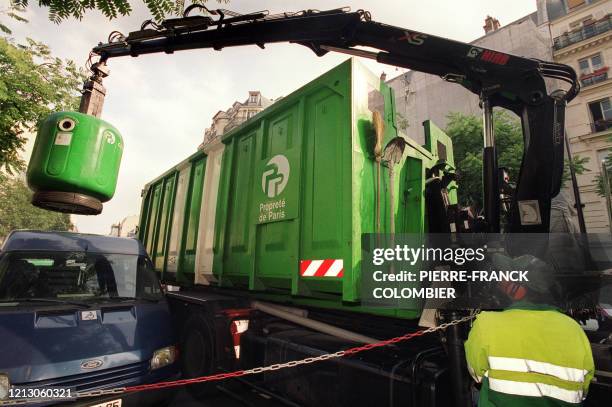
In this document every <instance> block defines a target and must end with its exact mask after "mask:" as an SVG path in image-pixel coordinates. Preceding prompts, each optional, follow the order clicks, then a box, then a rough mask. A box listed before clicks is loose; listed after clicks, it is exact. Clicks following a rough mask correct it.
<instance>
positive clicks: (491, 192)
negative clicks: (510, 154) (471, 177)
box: [482, 146, 500, 233]
mask: <svg viewBox="0 0 612 407" xmlns="http://www.w3.org/2000/svg"><path fill="white" fill-rule="evenodd" d="M498 172H499V171H498V169H497V151H496V149H495V146H492V147H485V148H484V150H483V153H482V182H483V186H484V188H483V189H484V212H485V220H486V222H487V232H489V233H499V230H500V226H499V217H500V215H499V214H500V208H499V204H500V202H499V174H498Z"/></svg>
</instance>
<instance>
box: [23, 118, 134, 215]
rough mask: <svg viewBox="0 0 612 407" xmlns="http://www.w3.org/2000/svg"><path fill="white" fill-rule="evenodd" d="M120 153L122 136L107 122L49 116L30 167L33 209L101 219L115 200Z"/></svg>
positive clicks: (94, 119)
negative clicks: (103, 209) (107, 206)
mask: <svg viewBox="0 0 612 407" xmlns="http://www.w3.org/2000/svg"><path fill="white" fill-rule="evenodd" d="M122 153H123V139H122V137H121V134H119V131H117V129H116V128H115V127H114V126H112V125H111V124H109V123H107V122H105V121H104V120H101V119H98V118H96V117H94V116H90V115H87V114H83V113H78V112H59V113H54V114H52V115H50V116H49V117H47V118H46V119H45V121H43V122H42V124H41V125H40V127H39V129H38V134H37V136H36V143H35V144H34V150H33V152H32V158H31V159H30V163H29V165H28V171H27V180H28V185H29V186H30V189H32V191H34V196H33V197H32V204H34V205H36V206H38V207H41V208H44V209H49V210H53V211H58V212H67V213H75V214H82V215H97V214H99V213H100V212H102V203H103V202H106V201H108V200H110V199H111V198H112V197H113V195H114V194H115V187H116V185H117V175H118V173H119V165H120V163H121V155H122Z"/></svg>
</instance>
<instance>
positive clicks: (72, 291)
mask: <svg viewBox="0 0 612 407" xmlns="http://www.w3.org/2000/svg"><path fill="white" fill-rule="evenodd" d="M175 344H176V341H175V337H174V330H173V326H172V321H171V318H170V312H169V309H168V305H167V303H166V300H165V298H164V296H163V293H162V291H161V288H160V284H159V281H158V280H157V277H156V275H155V272H154V271H153V267H152V264H151V261H150V259H149V257H148V256H147V253H146V251H145V249H144V248H143V246H142V244H141V243H140V242H139V241H138V240H135V239H125V238H117V237H107V236H98V235H88V234H78V233H64V232H39V231H14V232H12V233H11V234H10V235H9V236H8V237H7V239H6V241H5V243H4V246H3V248H2V251H0V400H2V399H3V398H4V399H6V398H7V397H8V395H9V393H13V394H12V395H13V396H16V395H17V396H19V394H14V393H15V389H18V388H22V387H26V386H27V387H30V388H50V387H53V388H58V389H59V388H65V389H71V390H72V392H74V391H84V390H94V389H108V388H116V387H124V386H132V385H138V384H145V383H153V382H157V381H162V380H169V379H173V378H176V377H178V376H179V367H178V363H177V356H178V355H177V349H176V347H175ZM11 386H13V387H12V389H11ZM158 396H159V397H164V398H165V397H167V396H168V393H167V392H163V393H160V392H159V391H155V392H141V393H132V394H131V395H130V396H126V395H119V396H111V397H105V398H101V399H83V400H79V402H80V403H82V402H84V405H88V406H98V405H100V406H112V407H119V406H121V405H122V404H123V405H124V406H125V405H128V404H129V405H132V404H137V405H149V404H152V403H153V402H155V401H158V400H155V399H156V398H157V397H158ZM59 401H60V400H58V402H59ZM64 401H65V400H64Z"/></svg>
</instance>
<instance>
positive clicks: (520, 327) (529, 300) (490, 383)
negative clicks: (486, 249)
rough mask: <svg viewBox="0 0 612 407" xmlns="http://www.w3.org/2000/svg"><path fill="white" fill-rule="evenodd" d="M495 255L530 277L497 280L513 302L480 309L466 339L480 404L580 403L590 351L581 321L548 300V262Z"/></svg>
mask: <svg viewBox="0 0 612 407" xmlns="http://www.w3.org/2000/svg"><path fill="white" fill-rule="evenodd" d="M496 256H497V259H495V260H494V264H495V265H496V266H501V267H502V268H503V267H504V265H505V266H507V267H508V266H509V268H508V269H509V270H529V272H528V273H527V275H528V279H529V282H525V283H521V285H517V284H515V283H511V284H504V285H502V286H500V288H501V291H502V292H504V294H505V295H507V296H508V297H510V299H511V300H512V301H513V304H512V305H511V306H510V307H509V308H507V309H506V310H504V311H498V312H482V313H480V314H479V315H478V317H477V318H476V320H475V321H474V325H473V326H472V329H471V331H470V333H469V337H468V340H467V341H466V342H465V353H466V358H467V364H468V370H469V371H470V374H471V375H472V377H473V378H474V380H476V382H478V383H481V387H480V394H479V397H478V406H479V407H485V406H495V407H505V406H521V407H524V406H568V405H570V406H580V405H582V401H583V400H584V398H585V397H586V394H587V391H588V389H589V383H590V382H591V379H592V378H593V373H594V364H593V355H592V353H591V347H590V344H589V341H588V339H587V337H586V335H585V333H584V331H583V330H582V328H581V327H580V325H579V324H578V323H577V322H576V321H574V320H573V319H571V318H570V317H568V316H567V315H565V314H563V313H561V312H559V311H558V310H557V309H555V308H554V307H552V306H550V305H547V304H546V302H549V301H547V300H545V299H546V298H548V295H549V294H550V291H551V290H550V287H551V285H552V284H551V279H549V278H547V276H550V271H547V270H546V268H547V267H548V266H546V264H545V263H544V262H542V261H541V260H539V259H537V258H535V257H533V256H531V255H524V256H521V257H518V258H515V259H510V258H509V257H506V256H499V255H496ZM501 257H505V258H506V259H509V261H506V262H505V263H506V264H504V261H500V258H501ZM549 303H550V302H549Z"/></svg>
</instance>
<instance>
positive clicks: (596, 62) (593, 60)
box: [578, 54, 603, 75]
mask: <svg viewBox="0 0 612 407" xmlns="http://www.w3.org/2000/svg"><path fill="white" fill-rule="evenodd" d="M578 66H579V67H580V74H582V75H588V74H590V73H593V72H595V71H597V70H598V69H601V68H603V60H602V58H601V54H596V55H593V56H591V57H588V58H584V59H581V60H580V61H578Z"/></svg>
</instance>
